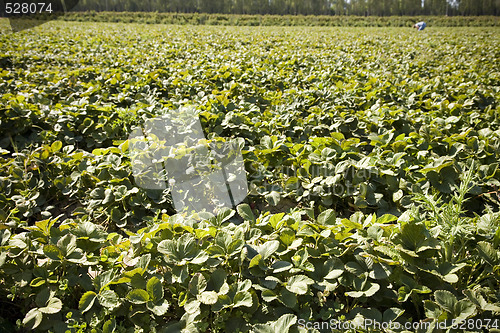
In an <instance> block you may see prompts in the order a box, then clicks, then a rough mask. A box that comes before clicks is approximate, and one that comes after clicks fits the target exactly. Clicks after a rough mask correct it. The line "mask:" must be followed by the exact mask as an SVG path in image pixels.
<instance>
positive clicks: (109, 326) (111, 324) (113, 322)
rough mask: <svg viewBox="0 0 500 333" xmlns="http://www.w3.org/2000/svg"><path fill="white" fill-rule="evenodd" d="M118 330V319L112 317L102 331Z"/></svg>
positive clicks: (103, 332)
mask: <svg viewBox="0 0 500 333" xmlns="http://www.w3.org/2000/svg"><path fill="white" fill-rule="evenodd" d="M115 330H116V320H114V319H110V320H108V321H106V322H105V323H104V325H103V326H102V333H113V332H114V331H115Z"/></svg>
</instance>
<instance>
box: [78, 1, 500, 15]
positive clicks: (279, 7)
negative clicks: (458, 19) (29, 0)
mask: <svg viewBox="0 0 500 333" xmlns="http://www.w3.org/2000/svg"><path fill="white" fill-rule="evenodd" d="M74 10H76V11H92V10H93V11H118V12H122V11H129V12H141V11H142V12H174V13H220V14H261V15H265V14H272V15H358V16H407V15H410V16H413V15H448V16H455V15H464V16H469V15H494V16H497V15H500V0H141V1H138V0H104V1H103V0H80V1H79V3H78V5H77V7H75V8H74Z"/></svg>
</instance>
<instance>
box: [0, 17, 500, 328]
mask: <svg viewBox="0 0 500 333" xmlns="http://www.w3.org/2000/svg"><path fill="white" fill-rule="evenodd" d="M143 28H144V27H143V26H140V25H121V24H119V25H104V24H88V25H83V26H78V25H76V24H73V23H64V22H52V23H49V24H47V25H45V26H41V27H39V28H37V29H35V30H33V31H24V32H22V33H19V34H14V35H11V34H1V35H0V42H1V43H2V45H4V46H5V50H3V51H2V52H4V53H5V56H4V55H2V59H7V58H8V59H9V61H6V62H2V63H1V64H2V68H1V71H0V77H1V78H2V81H0V86H1V87H2V91H3V92H4V93H3V94H2V96H0V108H1V109H2V112H1V113H0V131H1V134H2V135H1V138H0V222H1V224H0V286H1V287H0V296H1V297H2V303H1V305H0V325H4V326H5V327H8V329H9V328H10V329H11V330H13V329H16V328H17V329H18V330H35V331H40V332H46V331H51V332H66V331H70V332H85V331H92V330H95V331H96V332H101V331H102V332H129V331H130V332H132V331H140V330H143V331H145V332H154V331H160V332H179V331H182V330H184V331H185V332H207V331H210V332H230V331H235V332H237V331H238V330H239V331H241V332H287V331H289V332H297V331H304V330H305V329H304V328H303V327H301V326H300V323H301V322H302V321H301V320H305V321H323V322H328V321H330V320H332V319H338V320H360V319H362V318H367V319H375V320H379V321H381V320H384V321H397V322H406V321H413V322H417V321H425V322H430V323H432V324H433V325H435V327H437V325H438V323H439V322H440V321H444V320H450V321H451V320H453V319H456V320H466V319H488V318H489V319H491V318H497V317H498V316H499V314H500V300H499V297H500V295H499V294H498V290H500V286H499V283H500V277H499V272H500V261H499V260H500V252H499V246H500V213H499V200H500V199H499V197H498V190H497V187H498V186H500V182H499V179H500V171H499V169H498V161H499V160H500V149H499V147H500V126H499V125H500V119H499V117H498V115H499V107H498V100H499V97H500V96H499V91H498V89H497V86H498V84H497V83H498V75H497V73H498V64H497V61H496V58H497V57H496V55H497V54H498V45H499V43H498V32H497V31H496V30H495V28H494V29H492V30H485V29H472V28H469V29H457V30H451V29H444V28H443V29H437V28H436V29H435V30H433V31H432V32H427V31H426V32H425V35H424V34H415V33H412V34H410V31H406V30H405V29H396V28H392V29H384V30H380V29H330V28H308V29H306V30H303V29H296V28H286V29H282V28H280V29H277V28H266V29H259V30H258V31H257V30H253V29H251V28H246V27H245V28H232V29H231V30H229V29H225V28H214V27H204V29H201V28H199V27H179V26H148V29H143ZM464 32H467V34H464ZM42 55H43V56H42ZM185 105H194V106H195V107H196V109H197V110H199V111H200V120H201V123H202V124H203V127H204V131H205V134H206V137H207V138H208V139H217V138H219V137H240V138H243V139H244V140H245V143H244V147H243V152H242V153H243V157H244V161H245V168H246V171H247V174H248V179H249V182H250V183H249V189H250V194H249V196H248V197H247V199H246V202H245V203H242V204H240V205H239V206H238V207H236V208H235V209H234V210H222V211H219V212H218V214H217V215H216V216H213V215H211V214H208V213H199V214H193V215H190V216H185V215H176V214H175V212H174V210H173V206H172V200H171V196H170V193H169V191H168V190H165V191H153V190H144V189H141V188H139V187H138V186H136V184H135V182H134V179H133V176H132V168H131V165H130V160H129V157H128V156H127V150H128V141H127V137H128V133H129V132H130V131H131V130H132V128H133V127H134V126H137V125H141V124H142V123H143V122H144V120H145V119H148V118H151V117H155V116H156V115H158V114H161V113H162V112H166V111H168V110H169V109H171V108H177V107H181V106H185ZM450 331H451V330H450Z"/></svg>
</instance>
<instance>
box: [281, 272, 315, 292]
mask: <svg viewBox="0 0 500 333" xmlns="http://www.w3.org/2000/svg"><path fill="white" fill-rule="evenodd" d="M313 283H314V280H312V279H311V278H309V277H307V276H305V275H294V276H292V277H291V278H290V280H288V283H287V285H286V289H288V290H289V291H291V292H292V293H295V294H299V295H304V294H305V293H307V289H308V286H309V285H311V284H313Z"/></svg>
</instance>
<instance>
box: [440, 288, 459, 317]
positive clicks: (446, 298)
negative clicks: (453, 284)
mask: <svg viewBox="0 0 500 333" xmlns="http://www.w3.org/2000/svg"><path fill="white" fill-rule="evenodd" d="M434 298H435V300H436V303H437V304H438V305H439V306H440V307H442V308H443V309H444V310H446V311H447V312H450V313H453V310H454V309H455V304H456V303H457V298H456V297H455V295H453V294H452V293H450V292H449V291H447V290H436V291H435V292H434Z"/></svg>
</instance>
